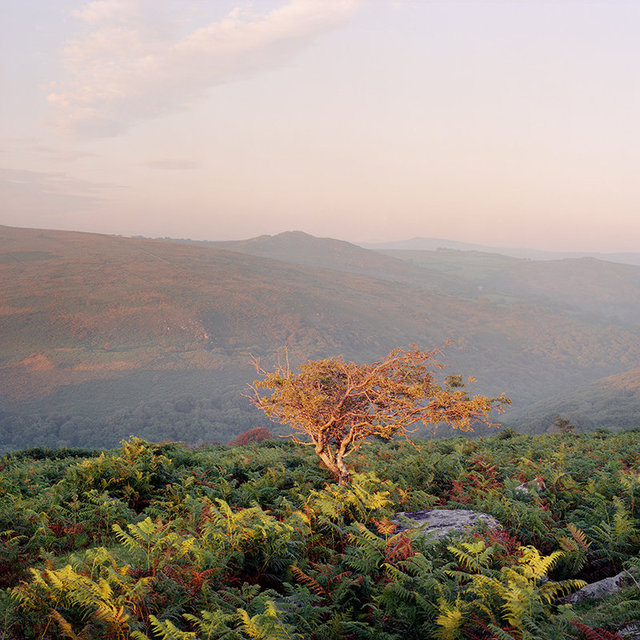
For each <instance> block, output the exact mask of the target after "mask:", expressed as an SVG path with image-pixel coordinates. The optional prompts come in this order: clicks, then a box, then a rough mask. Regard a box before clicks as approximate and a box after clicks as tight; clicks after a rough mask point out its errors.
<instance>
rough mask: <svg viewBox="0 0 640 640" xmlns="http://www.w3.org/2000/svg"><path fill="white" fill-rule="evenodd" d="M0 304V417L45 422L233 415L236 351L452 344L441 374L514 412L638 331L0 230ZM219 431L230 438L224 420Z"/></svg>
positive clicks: (595, 373)
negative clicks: (468, 378)
mask: <svg viewBox="0 0 640 640" xmlns="http://www.w3.org/2000/svg"><path fill="white" fill-rule="evenodd" d="M0 299H1V300H2V306H1V307H0V339H1V345H2V347H1V349H0V390H1V392H0V411H4V412H5V414H8V415H13V414H18V413H19V414H21V415H40V416H42V415H52V414H53V413H56V415H58V414H59V415H60V416H61V417H60V420H58V418H56V424H57V423H58V422H60V421H61V420H63V419H66V418H67V417H68V416H69V415H71V416H78V415H84V416H98V417H99V416H109V415H112V414H114V412H122V411H127V410H129V409H134V408H135V407H137V406H140V404H141V403H143V404H144V403H161V404H160V405H157V407H158V408H157V409H153V411H151V410H150V414H149V415H148V416H147V418H145V419H146V420H148V421H149V422H152V421H153V420H154V417H153V415H152V414H153V412H154V411H158V412H159V411H164V410H167V405H166V403H169V404H171V403H173V404H171V406H174V405H176V403H177V405H176V406H178V405H180V402H181V401H180V398H181V397H182V396H184V395H185V394H188V395H191V396H193V398H192V400H194V403H195V404H194V403H192V405H193V406H194V407H195V408H194V409H193V412H195V413H194V415H195V414H197V413H198V412H199V411H200V410H199V409H198V407H200V406H204V405H200V404H198V403H200V402H201V401H203V400H206V401H207V402H209V401H211V402H214V401H215V403H217V404H216V406H222V407H223V408H224V410H225V411H232V409H233V408H234V407H235V408H237V409H238V411H248V409H247V407H248V404H247V401H246V399H244V398H242V397H241V395H240V394H241V392H242V390H243V388H244V386H245V385H246V383H247V382H248V381H250V380H251V379H253V377H254V373H253V369H252V366H251V363H250V354H253V355H255V356H258V357H261V358H262V359H263V361H265V362H266V363H270V362H271V363H272V362H273V361H274V360H275V358H276V357H277V353H278V350H279V349H281V348H282V347H283V346H284V345H286V346H287V347H288V350H289V355H290V358H291V361H292V363H293V364H295V363H297V362H300V361H302V360H304V359H307V358H314V359H318V358H323V357H329V356H332V355H336V354H343V355H344V356H345V358H347V359H355V360H369V359H373V358H377V357H380V356H382V355H384V354H386V353H387V352H388V351H389V350H390V349H392V348H394V347H396V346H406V345H408V344H411V343H417V344H418V345H420V346H423V347H428V348H431V347H434V346H438V345H442V344H444V343H445V341H446V340H448V339H452V340H454V342H453V343H452V344H451V345H450V346H449V347H448V348H447V350H446V363H447V365H448V367H449V370H450V371H453V372H459V373H462V374H464V375H469V374H473V375H474V376H476V377H477V378H478V384H477V386H476V387H475V388H474V391H478V392H482V393H490V394H497V393H501V392H503V391H504V392H506V393H507V394H508V395H510V396H511V397H512V398H513V399H514V401H515V403H516V407H518V406H524V405H525V404H526V403H530V402H535V401H537V400H540V399H542V398H544V397H545V396H548V395H550V394H551V393H555V392H558V391H560V390H562V389H570V388H572V387H575V386H577V385H580V384H584V383H587V382H590V381H593V380H596V379H598V378H601V377H603V376H606V375H611V374H613V373H617V372H620V371H622V370H627V369H630V368H631V367H633V366H635V364H636V363H637V361H638V357H639V356H640V335H639V334H640V330H635V329H633V328H631V329H630V328H624V327H621V326H619V325H617V324H615V323H604V322H592V321H588V320H585V319H582V318H578V317H573V316H571V315H566V314H563V313H560V312H554V311H550V310H549V309H547V308H544V307H535V306H528V305H522V304H511V305H504V304H496V303H493V302H491V301H488V300H468V299H461V298H458V297H455V296H452V295H442V294H439V293H436V292H433V291H430V290H428V289H425V288H424V287H418V286H415V285H411V284H407V283H404V282H390V281H387V280H385V279H377V278H372V277H367V276H364V275H359V274H353V273H346V272H340V271H335V270H329V269H318V268H312V267H303V266H298V265H293V264H286V263H283V262H278V261H275V260H272V259H268V258H262V257H256V256H250V255H246V254H240V253H237V252H230V251H226V250H223V249H219V248H213V247H209V246H194V245H189V244H181V243H176V242H167V241H164V242H163V241H153V240H142V239H131V238H122V237H116V236H104V235H97V234H85V233H72V232H56V231H42V230H33V229H12V228H8V227H0ZM162 403H165V404H164V405H162ZM215 403H214V404H215ZM154 406H156V405H154ZM163 406H164V407H165V408H164V409H163V408H162V407H163ZM208 406H209V405H207V407H208ZM212 410H213V409H212ZM141 411H142V413H141V416H142V417H144V416H145V415H147V414H146V413H145V411H146V410H142V409H141ZM178 412H180V411H178ZM200 413H201V412H200ZM198 415H200V414H198ZM229 415H231V414H229ZM243 415H244V414H243ZM141 419H142V418H141ZM229 420H231V418H229ZM233 420H235V422H233V424H232V422H229V423H228V424H229V425H231V426H228V428H229V429H232V428H233V429H236V430H238V429H239V426H238V425H239V424H240V422H241V417H240V415H237V416H236V418H233ZM67 422H68V420H67ZM16 424H17V423H16ZM20 424H22V423H20ZM250 426H252V425H251V424H246V423H245V428H248V427H250ZM43 428H44V427H43ZM20 429H22V430H23V431H24V429H23V428H22V427H20ZM16 430H19V428H18V427H17V426H16V427H15V429H14V432H16ZM240 430H243V429H240ZM87 431H88V432H89V431H90V429H89V428H88V427H87ZM34 433H35V432H34ZM207 433H208V435H206V438H209V439H211V437H212V436H211V433H210V432H207ZM145 437H148V436H145ZM162 437H166V436H162ZM171 437H175V436H173V435H172V436H171ZM199 438H201V439H206V438H205V435H202V436H199ZM116 442H117V440H116ZM86 444H90V443H86Z"/></svg>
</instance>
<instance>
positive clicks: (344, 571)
mask: <svg viewBox="0 0 640 640" xmlns="http://www.w3.org/2000/svg"><path fill="white" fill-rule="evenodd" d="M252 440H261V442H252ZM319 462H320V461H319V459H318V457H317V455H316V454H315V452H314V451H313V449H311V448H308V447H301V446H299V445H296V444H294V443H292V442H291V441H290V440H287V439H282V438H272V437H269V433H268V432H266V430H265V429H257V430H252V431H251V432H247V433H245V434H244V435H243V437H241V438H238V439H237V441H236V443H234V444H233V445H228V446H222V445H204V446H200V447H189V446H186V445H184V444H180V443H170V442H168V443H162V444H152V443H149V442H147V441H144V440H141V439H138V438H131V439H129V440H125V441H123V442H122V444H121V446H120V447H119V448H117V449H113V450H108V451H90V450H84V449H77V448H76V449H73V448H67V449H47V448H44V447H38V448H31V449H25V450H21V451H16V452H12V453H8V454H5V455H4V456H3V457H1V458H0V530H1V531H2V534H1V537H0V586H1V587H2V589H1V590H0V638H3V640H25V639H45V638H46V639H51V640H62V639H63V638H66V639H69V638H71V639H80V638H83V639H88V638H104V639H106V640H129V639H132V640H145V639H148V640H161V639H162V640H174V639H176V640H187V639H193V640H197V639H205V638H207V639H216V640H217V639H228V640H246V639H249V638H263V639H265V640H266V639H270V640H282V639H294V638H300V639H303V638H304V639H306V638H309V639H322V640H331V639H335V640H338V639H346V640H356V639H374V638H382V639H383V640H399V639H406V638H439V639H456V638H460V639H471V640H514V639H515V640H534V639H536V640H537V639H540V638H548V639H550V640H560V639H562V640H565V639H569V638H571V639H576V640H579V639H590V640H595V639H596V638H597V639H599V640H607V639H608V640H613V639H616V640H620V638H622V637H623V636H622V635H620V634H621V633H626V632H628V631H629V629H630V628H633V625H634V623H636V624H637V623H639V622H640V587H639V582H640V559H639V552H640V472H639V467H640V431H638V430H635V431H633V430H632V431H621V432H617V433H611V432H608V431H606V430H599V431H596V432H594V433H590V434H575V433H571V432H570V431H569V430H565V432H564V433H559V434H555V435H550V434H547V435H539V436H533V435H523V434H517V433H515V432H514V431H512V430H508V429H507V430H502V431H499V432H497V434H496V435H493V436H491V437H484V438H478V439H473V440H472V439H469V438H462V437H456V438H446V439H439V440H414V441H413V442H407V441H401V442H398V441H390V442H389V441H385V442H383V441H379V440H377V439H375V438H374V439H373V441H370V442H367V443H366V444H365V445H364V446H363V447H362V448H361V449H360V450H358V451H357V452H356V453H355V454H354V455H353V457H352V458H350V465H351V470H352V478H351V482H349V483H346V484H344V485H338V484H335V482H334V479H333V478H332V476H331V474H330V473H329V471H328V470H327V469H326V468H325V467H324V465H322V464H319ZM523 484H525V486H526V487H528V489H527V491H523V490H522V486H523ZM429 508H448V509H474V510H478V511H482V512H485V513H488V514H491V515H492V516H494V517H495V518H496V519H497V520H498V521H499V522H500V523H501V525H502V526H501V527H498V528H493V529H489V528H484V529H482V528H480V529H475V530H470V531H469V532H467V533H464V534H459V535H457V536H454V535H452V536H450V537H447V538H444V539H441V540H435V539H432V538H430V537H429V536H428V535H424V534H423V533H421V532H420V531H416V530H413V529H406V530H405V529H403V528H402V527H401V526H400V524H401V523H402V518H400V519H399V518H398V517H396V516H395V514H397V513H398V512H409V511H416V510H422V509H429ZM620 572H624V576H625V580H624V584H623V589H622V590H621V591H619V592H618V593H617V594H615V595H612V596H609V597H608V598H604V599H595V600H589V601H585V602H583V603H580V604H574V605H572V604H567V603H563V600H562V598H563V597H565V596H567V595H568V594H570V593H572V592H574V591H576V590H577V589H579V588H580V587H581V586H583V585H584V584H585V583H592V582H594V581H597V580H599V579H601V578H605V577H607V576H613V575H617V574H619V573H620Z"/></svg>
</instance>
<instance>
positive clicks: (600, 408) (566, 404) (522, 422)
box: [509, 369, 640, 433]
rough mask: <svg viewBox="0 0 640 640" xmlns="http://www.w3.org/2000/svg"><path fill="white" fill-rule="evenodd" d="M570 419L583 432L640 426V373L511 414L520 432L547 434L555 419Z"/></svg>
mask: <svg viewBox="0 0 640 640" xmlns="http://www.w3.org/2000/svg"><path fill="white" fill-rule="evenodd" d="M558 416H561V417H563V418H567V419H568V420H570V421H571V423H572V424H574V425H575V426H576V427H577V428H578V429H579V430H581V431H590V430H593V429H596V428H606V429H612V430H619V429H630V428H633V427H637V426H638V425H639V424H640V420H639V419H638V416H640V369H632V370H631V371H625V372H624V373H619V374H616V375H614V376H608V377H606V378H602V379H601V380H597V381H596V382H592V383H590V384H588V385H585V386H583V387H580V388H578V389H576V390H574V391H567V392H564V393H562V394H559V395H554V396H552V397H551V398H548V399H545V400H542V401H540V402H536V403H534V404H532V405H529V406H528V407H526V408H525V409H521V410H518V411H514V412H512V413H511V414H510V416H509V418H510V422H511V424H512V425H513V426H514V427H516V428H517V429H521V430H526V431H528V432H530V433H544V432H545V431H547V430H549V429H550V428H551V429H552V428H553V427H552V425H553V423H554V421H555V419H556V417H558Z"/></svg>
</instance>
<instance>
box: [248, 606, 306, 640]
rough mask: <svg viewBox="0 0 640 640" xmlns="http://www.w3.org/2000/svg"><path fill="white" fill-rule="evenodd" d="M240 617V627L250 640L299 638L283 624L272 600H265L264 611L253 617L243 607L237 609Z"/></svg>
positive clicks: (290, 639) (291, 639)
mask: <svg viewBox="0 0 640 640" xmlns="http://www.w3.org/2000/svg"><path fill="white" fill-rule="evenodd" d="M238 615H239V617H240V628H241V629H242V631H243V633H244V634H246V635H247V636H248V637H249V638H251V639H252V640H293V639H294V638H301V636H300V635H299V634H297V633H292V631H291V630H290V629H289V628H288V626H287V625H285V624H284V623H283V622H282V620H281V619H280V616H279V615H278V610H277V609H276V606H275V604H274V603H273V601H272V600H267V601H266V602H265V606H264V612H263V613H259V614H257V615H255V616H253V617H250V616H249V614H248V613H247V612H246V611H245V610H244V609H238Z"/></svg>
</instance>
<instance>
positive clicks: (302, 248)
mask: <svg viewBox="0 0 640 640" xmlns="http://www.w3.org/2000/svg"><path fill="white" fill-rule="evenodd" d="M193 244H196V245H200V246H209V247H217V248H220V249H226V250H228V251H234V252H237V253H243V254H247V255H252V256H259V257H262V258H272V259H273V260H278V261H280V262H287V263H290V264H297V265H300V266H307V267H318V268H321V269H333V270H335V271H344V272H346V273H357V274H360V275H365V276H368V277H372V278H377V279H381V280H388V281H391V282H404V283H407V284H412V285H416V286H419V287H421V288H422V287H424V288H428V289H431V290H434V291H439V292H441V293H448V294H452V293H453V294H457V295H464V294H468V293H469V285H468V283H467V282H466V281H465V280H464V279H460V278H457V277H455V276H452V275H450V274H447V273H444V272H443V271H440V270H438V269H435V270H426V271H425V270H424V269H420V268H416V266H414V265H413V264H411V263H408V262H407V261H406V260H402V259H398V258H396V257H393V256H389V255H384V254H383V253H382V252H378V251H369V250H368V249H363V248H362V247H359V246H357V245H355V244H352V243H350V242H345V241H344V240H335V239H333V238H316V237H314V236H312V235H309V234H308V233H304V232H302V231H285V232H284V233H279V234H277V235H274V236H269V235H264V236H258V237H257V238H250V239H248V240H238V241H225V242H209V241H206V242H205V241H203V242H193Z"/></svg>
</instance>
